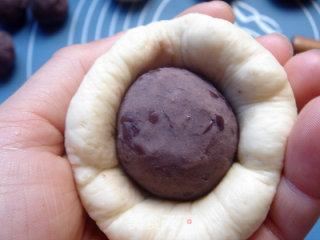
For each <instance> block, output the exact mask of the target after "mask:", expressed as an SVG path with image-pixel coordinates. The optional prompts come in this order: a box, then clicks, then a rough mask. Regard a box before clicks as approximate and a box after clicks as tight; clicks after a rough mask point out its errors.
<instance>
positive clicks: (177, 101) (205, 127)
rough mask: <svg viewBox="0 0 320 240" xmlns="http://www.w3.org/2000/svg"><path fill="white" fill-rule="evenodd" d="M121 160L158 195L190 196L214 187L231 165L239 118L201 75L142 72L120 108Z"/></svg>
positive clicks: (174, 71) (139, 181)
mask: <svg viewBox="0 0 320 240" xmlns="http://www.w3.org/2000/svg"><path fill="white" fill-rule="evenodd" d="M117 131H118V132H117V151H118V157H119V162H120V164H121V166H122V167H123V169H124V170H125V172H126V173H127V174H128V175H129V176H130V177H132V179H133V180H134V181H135V182H136V183H137V184H138V185H140V186H141V187H142V188H144V189H146V190H147V191H149V192H150V193H153V194H154V195H156V196H160V197H163V198H166V199H173V200H191V199H195V198H198V197H200V196H203V195H204V194H206V193H208V192H209V191H210V190H212V189H213V188H214V187H215V186H216V185H217V184H218V183H219V181H220V180H221V179H222V177H223V176H224V175H225V173H226V172H227V170H228V169H229V167H230V166H231V164H232V162H233V159H234V155H235V152H236V149H237V143H238V126H237V121H236V117H235V116H234V113H233V112H232V109H231V107H230V105H229V104H228V103H227V102H226V100H225V98H224V97H223V96H222V95H221V94H220V93H219V92H218V91H217V89H216V88H214V87H213V86H212V85H211V84H209V83H207V82H206V81H204V80H203V79H201V78H200V77H198V76H197V75H195V74H193V73H191V72H189V71H187V70H183V69H178V68H160V69H157V70H153V71H151V72H148V73H146V74H144V75H142V76H141V77H139V78H138V79H137V80H136V81H135V82H134V84H133V85H132V86H131V87H130V88H129V90H128V91H127V93H126V95H125V97H124V99H123V101H122V103H121V107H120V110H119V113H118V120H117Z"/></svg>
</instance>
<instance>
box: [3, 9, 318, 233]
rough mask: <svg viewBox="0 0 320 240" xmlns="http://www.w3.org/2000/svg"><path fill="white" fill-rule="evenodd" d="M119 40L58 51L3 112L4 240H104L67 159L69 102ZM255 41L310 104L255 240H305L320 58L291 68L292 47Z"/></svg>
mask: <svg viewBox="0 0 320 240" xmlns="http://www.w3.org/2000/svg"><path fill="white" fill-rule="evenodd" d="M188 12H202V13H205V14H208V15H212V16H216V17H222V18H225V19H227V20H229V21H232V20H233V15H232V13H231V10H230V8H228V7H226V5H224V4H221V3H204V4H200V5H197V6H195V7H193V8H191V9H189V10H187V11H186V12H185V13H188ZM117 38H118V36H115V37H113V38H109V39H104V40H100V41H97V42H94V43H90V44H86V45H80V46H72V47H68V48H66V49H64V50H62V51H59V52H58V53H57V54H55V56H54V57H53V58H52V60H50V61H49V62H48V63H47V64H46V65H45V66H44V67H43V68H42V69H40V70H39V71H38V72H37V73H36V74H35V75H34V76H33V77H32V78H31V79H30V80H29V81H28V82H27V84H25V85H24V86H23V87H22V89H21V90H19V91H18V92H17V93H16V94H15V95H14V96H13V97H12V98H11V99H10V100H9V101H7V102H5V103H4V104H2V105H1V106H0V110H1V111H0V131H1V132H0V134H1V135H0V166H1V172H0V193H1V194H0V213H1V215H0V219H1V222H3V223H4V224H5V226H6V227H5V228H4V230H2V231H1V232H0V239H107V238H106V237H105V236H104V235H103V234H102V233H101V231H100V230H99V229H98V228H97V226H96V225H95V224H94V223H93V221H92V220H90V219H89V218H88V217H87V215H86V214H85V212H84V210H83V208H82V205H81V202H80V199H79V197H78V194H77V191H76V188H75V184H74V180H73V176H72V169H71V167H70V165H69V163H68V161H67V160H66V158H65V156H64V142H63V141H64V136H63V132H64V119H65V114H66V111H67V107H68V103H69V101H70V99H71V97H72V95H73V93H74V91H75V90H76V89H77V86H78V85H79V83H80V81H81V80H82V78H83V75H84V74H85V73H86V72H87V70H88V68H89V67H90V66H91V64H92V63H93V61H94V59H95V58H96V57H98V56H99V55H100V54H102V53H103V52H105V51H107V50H108V49H109V48H110V47H111V46H112V44H113V43H114V42H115V41H116V40H117ZM257 40H258V41H259V42H260V43H261V44H263V45H264V46H265V47H266V48H267V49H269V50H270V51H271V52H272V53H273V54H274V55H275V57H276V58H277V59H278V61H279V62H280V63H281V64H283V65H284V66H285V69H286V71H287V73H288V76H289V79H290V82H291V84H292V87H293V90H294V92H295V96H296V100H297V105H298V107H299V109H302V107H304V105H306V104H307V103H308V102H309V103H308V104H307V105H306V106H305V107H304V109H303V111H302V112H301V113H300V116H299V118H298V120H297V123H296V125H295V127H294V129H293V132H292V134H291V136H290V139H289V143H288V149H287V156H286V161H285V169H284V173H283V177H282V180H281V183H280V186H279V190H278V192H277V195H276V197H275V200H274V203H273V205H272V207H271V210H270V214H269V216H268V218H267V219H266V221H265V223H264V224H263V225H262V226H261V228H260V229H259V230H258V231H257V232H256V233H255V235H254V236H252V239H281V238H284V239H301V238H303V236H304V235H305V234H306V233H307V232H308V230H309V229H310V227H311V226H312V224H313V223H314V222H315V221H316V220H317V218H318V217H319V214H320V201H319V200H318V199H320V191H319V189H318V182H319V181H320V172H319V170H318V169H319V164H320V160H319V157H318V156H320V154H319V153H320V147H319V146H318V145H316V143H317V142H318V141H319V137H318V136H320V121H319V119H320V99H319V97H317V96H319V95H320V84H319V82H317V80H318V81H319V79H320V70H319V68H318V67H317V66H318V65H319V63H320V54H319V53H316V52H309V53H306V54H301V55H299V56H296V57H294V58H291V59H290V60H289V61H288V59H289V58H290V57H291V54H292V53H291V47H290V45H289V44H288V41H287V40H285V39H283V38H281V37H279V36H275V35H271V36H265V37H261V38H259V39H257ZM302 63H304V64H302ZM302 76H303V77H302ZM302 79H303V81H304V82H302ZM35 89H36V90H37V92H34V90H35ZM312 99H313V100H312ZM311 100H312V101H311ZM317 140H318V141H317ZM302 161H305V163H304V164H302ZM294 166H296V167H294ZM300 169H301V170H300ZM307 176H309V178H308V177H307Z"/></svg>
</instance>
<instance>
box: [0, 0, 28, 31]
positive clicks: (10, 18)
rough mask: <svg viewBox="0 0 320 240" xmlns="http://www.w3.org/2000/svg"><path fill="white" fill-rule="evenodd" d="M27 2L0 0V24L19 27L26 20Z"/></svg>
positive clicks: (25, 0) (22, 0) (23, 0)
mask: <svg viewBox="0 0 320 240" xmlns="http://www.w3.org/2000/svg"><path fill="white" fill-rule="evenodd" d="M27 5H28V2H27V0H1V1H0V23H2V24H4V25H7V26H9V27H19V26H20V25H22V24H23V23H24V22H25V20H26V9H27Z"/></svg>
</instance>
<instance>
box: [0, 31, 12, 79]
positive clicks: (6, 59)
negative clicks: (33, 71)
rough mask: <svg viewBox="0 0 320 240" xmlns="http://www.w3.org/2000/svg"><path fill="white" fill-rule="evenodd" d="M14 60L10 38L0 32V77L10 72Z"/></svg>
mask: <svg viewBox="0 0 320 240" xmlns="http://www.w3.org/2000/svg"><path fill="white" fill-rule="evenodd" d="M15 58H16V55H15V50H14V44H13V40H12V37H11V36H10V35H9V34H8V33H6V32H4V31H0V77H3V76H5V75H7V74H8V73H10V72H11V70H12V68H13V66H14V62H15Z"/></svg>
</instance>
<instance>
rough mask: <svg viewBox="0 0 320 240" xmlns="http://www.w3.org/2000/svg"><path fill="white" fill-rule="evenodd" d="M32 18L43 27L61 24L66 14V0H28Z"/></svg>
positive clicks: (67, 6)
mask: <svg viewBox="0 0 320 240" xmlns="http://www.w3.org/2000/svg"><path fill="white" fill-rule="evenodd" d="M30 7H31V11H32V14H33V16H34V18H35V19H36V20H37V21H38V22H39V24H40V25H42V26H44V27H54V26H59V25H61V24H62V23H63V22H64V21H65V19H66V18H67V15H68V8H69V5H68V1H67V0H30Z"/></svg>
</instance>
